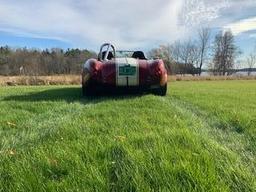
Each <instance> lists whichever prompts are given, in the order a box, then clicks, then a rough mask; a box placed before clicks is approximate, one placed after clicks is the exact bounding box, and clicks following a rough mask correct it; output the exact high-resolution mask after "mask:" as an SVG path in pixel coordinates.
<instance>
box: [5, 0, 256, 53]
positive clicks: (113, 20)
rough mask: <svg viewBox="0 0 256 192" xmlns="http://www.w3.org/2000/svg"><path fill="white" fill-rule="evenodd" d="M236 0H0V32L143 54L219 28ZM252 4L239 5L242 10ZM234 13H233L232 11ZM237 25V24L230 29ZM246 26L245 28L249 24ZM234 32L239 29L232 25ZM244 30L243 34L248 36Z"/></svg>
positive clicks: (228, 21)
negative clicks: (107, 45) (110, 45)
mask: <svg viewBox="0 0 256 192" xmlns="http://www.w3.org/2000/svg"><path fill="white" fill-rule="evenodd" d="M239 3H240V1H238V0H215V1H212V0H141V1H138V0H55V1H52V0H44V1H34V0H22V1H19V0H8V1H5V0H0V31H6V32H8V33H12V34H15V35H19V36H26V37H36V38H50V39H57V40H61V41H65V42H69V43H70V44H71V45H73V46H74V47H87V48H93V49H96V48H98V46H99V45H100V44H101V43H102V42H106V41H107V42H113V43H114V44H116V45H117V46H118V47H120V48H124V49H125V48H145V47H152V46H157V45H159V44H161V43H166V42H173V41H175V40H178V39H184V38H186V37H188V36H191V34H194V32H195V29H196V28H197V27H198V26H199V25H208V24H211V26H212V27H215V26H216V25H217V24H216V21H217V22H218V24H219V23H221V24H222V26H221V27H223V25H225V26H226V25H227V23H230V22H231V21H230V18H226V17H224V18H223V10H227V9H229V8H230V9H231V8H234V7H235V10H236V9H238V8H239V7H241V6H240V4H239ZM253 4H254V5H255V4H256V3H255V2H254V0H245V1H243V4H242V5H244V6H246V7H247V6H248V7H250V6H251V5H253ZM238 5H239V6H238ZM235 10H234V11H235ZM233 24H235V23H233ZM247 24H248V22H247ZM230 26H231V27H233V29H235V30H236V31H237V32H240V31H241V29H239V30H240V31H239V30H238V28H239V27H237V26H238V25H230ZM247 29H248V28H246V25H244V27H243V30H247Z"/></svg>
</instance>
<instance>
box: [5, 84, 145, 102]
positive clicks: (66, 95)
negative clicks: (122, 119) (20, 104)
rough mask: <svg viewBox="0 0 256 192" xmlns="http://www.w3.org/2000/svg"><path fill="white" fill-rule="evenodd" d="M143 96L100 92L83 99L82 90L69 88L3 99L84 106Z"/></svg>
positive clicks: (134, 93) (128, 93) (132, 93)
mask: <svg viewBox="0 0 256 192" xmlns="http://www.w3.org/2000/svg"><path fill="white" fill-rule="evenodd" d="M142 95H144V93H141V92H102V93H101V94H98V95H95V96H90V97H85V96H82V89H81V88H79V87H69V88H54V89H53V88H49V89H47V90H44V91H39V92H33V93H29V94H25V95H11V96H8V97H5V98H4V99H3V100H4V101H28V102H36V101H66V102H69V103H71V102H81V103H84V104H88V103H99V102H102V101H106V100H113V99H116V100H122V99H132V98H136V97H140V96H142Z"/></svg>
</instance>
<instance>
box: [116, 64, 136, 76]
mask: <svg viewBox="0 0 256 192" xmlns="http://www.w3.org/2000/svg"><path fill="white" fill-rule="evenodd" d="M135 74H136V67H135V66H120V67H119V75H120V76H133V75H135Z"/></svg>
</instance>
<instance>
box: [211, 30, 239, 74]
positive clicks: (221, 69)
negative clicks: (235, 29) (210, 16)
mask: <svg viewBox="0 0 256 192" xmlns="http://www.w3.org/2000/svg"><path fill="white" fill-rule="evenodd" d="M213 54H214V56H213V63H214V69H213V71H214V73H215V74H218V75H226V74H227V75H229V74H231V71H232V69H233V67H234V61H235V58H236V57H237V55H238V54H239V52H238V48H237V47H236V46H235V42H234V36H233V34H232V32H231V31H226V32H225V33H222V32H220V33H219V34H217V35H216V37H215V41H214V47H213Z"/></svg>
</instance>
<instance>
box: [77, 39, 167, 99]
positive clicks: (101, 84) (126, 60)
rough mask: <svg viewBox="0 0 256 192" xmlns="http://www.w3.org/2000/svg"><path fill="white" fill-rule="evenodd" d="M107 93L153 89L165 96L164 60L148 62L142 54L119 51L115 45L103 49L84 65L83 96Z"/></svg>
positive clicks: (105, 46)
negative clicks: (96, 57)
mask: <svg viewBox="0 0 256 192" xmlns="http://www.w3.org/2000/svg"><path fill="white" fill-rule="evenodd" d="M102 90H105V91H106V92H110V91H113V90H124V91H129V90H140V91H141V90H142V91H147V90H150V91H152V92H153V93H154V94H156V95H161V96H165V95H166V91H167V71H166V69H165V66H164V62H163V61H162V60H161V59H156V60H147V59H146V57H145V55H144V53H143V52H142V51H116V49H115V47H114V46H113V45H112V44H109V43H105V44H103V45H102V46H101V48H100V53H99V55H98V60H97V59H89V60H87V61H86V63H85V64H84V66H83V72H82V92H83V95H85V96H88V95H94V94H96V93H98V92H99V91H102Z"/></svg>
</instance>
